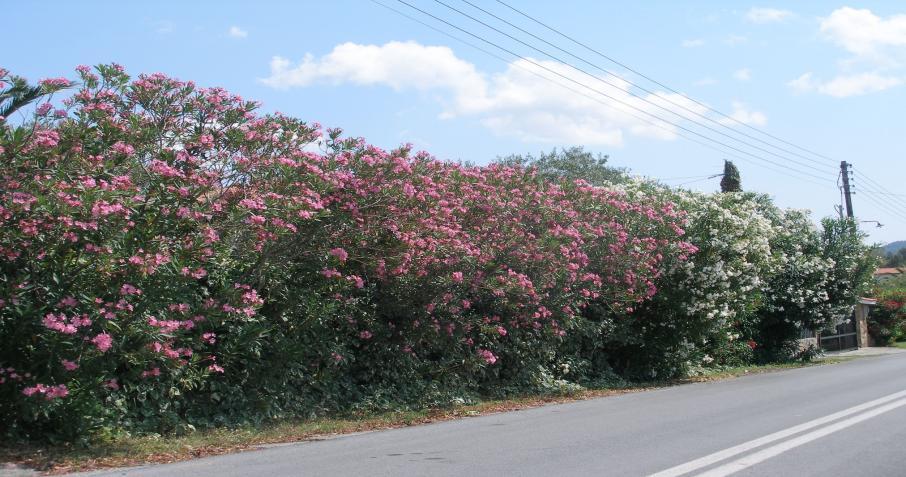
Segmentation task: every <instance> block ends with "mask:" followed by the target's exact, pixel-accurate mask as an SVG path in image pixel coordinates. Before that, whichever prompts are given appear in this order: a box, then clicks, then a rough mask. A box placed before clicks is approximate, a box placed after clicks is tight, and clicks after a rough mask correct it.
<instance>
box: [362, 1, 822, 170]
mask: <svg viewBox="0 0 906 477" xmlns="http://www.w3.org/2000/svg"><path fill="white" fill-rule="evenodd" d="M371 2H372V3H375V4H377V5H380V6H381V7H384V8H386V9H388V10H390V11H392V12H395V13H397V14H399V15H401V16H403V17H406V18H408V19H410V20H412V21H415V22H417V23H419V24H421V25H423V26H426V27H428V28H430V29H432V30H434V31H436V32H438V33H441V34H442V35H444V36H447V37H449V38H452V39H454V40H456V41H458V42H460V43H463V44H465V45H467V46H470V47H472V48H475V49H476V50H478V51H481V52H482V53H485V54H487V55H489V56H491V57H493V58H496V59H498V60H500V61H502V62H504V63H507V64H510V61H509V60H508V59H506V58H503V57H502V56H500V55H497V54H495V53H492V52H490V51H488V50H486V49H484V48H481V47H480V46H477V45H475V44H474V43H471V42H469V41H466V40H463V39H461V38H459V37H457V36H455V35H452V34H450V33H448V32H445V31H443V30H441V29H439V28H436V27H434V26H433V25H430V24H428V23H425V22H423V21H421V20H419V19H417V18H415V17H413V16H411V15H408V14H406V13H405V12H401V11H400V10H397V9H395V8H393V7H390V6H389V5H385V4H383V3H381V2H379V1H378V0H371ZM473 36H474V35H473ZM504 51H506V50H504ZM512 66H515V67H517V68H519V69H521V70H523V71H526V72H528V73H530V74H532V75H534V76H537V77H539V78H541V79H543V80H545V81H548V82H551V83H553V84H555V85H557V86H559V87H561V88H564V89H566V90H569V91H571V92H573V93H575V94H578V95H580V96H583V97H585V98H588V99H590V100H592V101H595V102H597V103H600V104H602V105H604V106H607V107H608V108H611V109H615V110H617V111H620V112H622V113H624V114H627V115H629V116H631V117H633V118H635V119H637V120H639V121H642V122H644V123H646V124H648V125H651V126H653V127H656V128H658V129H661V130H663V131H666V132H668V133H670V134H677V135H678V136H680V137H682V138H683V139H685V140H687V141H690V142H693V143H696V144H698V145H700V146H702V147H705V148H708V149H711V150H712V151H716V152H719V153H721V154H723V155H726V156H728V157H732V158H734V159H738V160H741V161H744V162H747V163H749V164H754V165H756V166H758V167H762V168H765V169H768V170H770V171H773V172H777V173H779V174H783V175H786V174H788V172H786V171H783V170H780V169H776V168H774V167H771V166H768V165H765V164H761V163H758V162H755V161H752V160H751V159H747V158H745V157H742V156H739V155H736V154H733V153H732V152H727V151H724V150H722V149H718V148H716V147H714V146H712V145H711V144H708V143H706V142H703V141H699V140H697V139H694V138H691V137H689V136H686V135H683V134H680V133H677V132H676V131H674V130H672V129H670V128H668V127H665V126H664V125H663V124H659V123H656V122H654V121H651V120H648V119H646V118H643V117H641V116H638V115H636V114H633V113H632V112H629V111H626V110H625V109H623V108H619V107H617V106H615V105H614V104H612V103H608V102H606V101H603V100H601V99H600V98H596V97H593V96H591V95H589V94H588V93H585V92H582V91H579V90H577V89H575V88H572V87H570V86H567V85H564V84H563V83H560V82H557V81H555V80H553V79H551V78H549V77H547V76H544V75H542V74H540V73H538V72H537V71H532V70H531V69H529V68H526V67H524V66H522V65H520V64H518V63H512ZM769 162H771V163H772V164H776V163H774V162H772V161H769ZM791 170H792V171H794V172H799V171H797V170H796V169H791ZM797 179H799V180H802V181H805V182H808V183H810V184H815V185H818V186H824V185H825V184H823V183H820V182H817V181H815V180H813V179H809V178H807V177H797Z"/></svg>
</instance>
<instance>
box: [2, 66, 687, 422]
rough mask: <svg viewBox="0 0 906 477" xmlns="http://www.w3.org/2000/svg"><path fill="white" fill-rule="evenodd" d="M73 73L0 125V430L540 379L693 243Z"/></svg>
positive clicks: (536, 192) (154, 84) (583, 200)
mask: <svg viewBox="0 0 906 477" xmlns="http://www.w3.org/2000/svg"><path fill="white" fill-rule="evenodd" d="M78 72H79V77H80V84H81V86H80V88H79V89H78V91H77V92H76V93H75V94H74V95H73V96H71V97H69V98H67V99H65V100H64V101H63V104H62V106H61V107H57V105H56V104H54V103H53V102H52V100H50V99H49V98H47V97H44V98H43V99H40V100H39V102H38V104H36V105H35V107H34V111H33V116H32V117H31V119H28V120H26V121H25V122H23V123H22V124H19V125H15V126H14V125H10V124H7V123H6V122H4V123H2V135H3V136H2V142H0V156H2V160H3V162H2V174H0V175H2V183H0V220H2V221H3V233H2V234H0V274H2V280H0V343H2V350H0V367H2V369H3V374H2V377H0V397H2V399H0V407H2V412H3V413H4V415H7V416H14V417H13V419H12V420H11V421H9V422H6V423H4V427H6V428H5V429H4V430H5V432H6V434H8V435H16V436H19V437H32V438H34V437H41V436H58V437H72V436H77V435H83V434H86V433H89V432H97V431H99V430H102V429H106V428H113V427H117V428H125V429H131V430H133V431H136V432H143V431H155V432H165V431H173V430H179V429H181V428H183V426H186V425H196V426H197V425H217V424H230V423H234V422H243V421H248V420H258V419H265V418H273V417H280V416H298V415H305V414H309V413H312V412H320V411H324V410H336V409H343V408H348V407H351V406H382V405H388V404H391V403H393V402H398V401H402V402H406V401H409V402H416V403H418V402H423V403H424V402H431V400H436V399H441V400H443V399H445V398H444V396H445V395H446V393H462V392H466V393H468V392H474V391H477V390H481V389H490V388H495V387H500V386H514V387H521V388H525V387H526V386H535V385H536V384H537V383H539V382H544V381H545V380H544V379H541V378H542V377H543V376H549V375H550V374H551V372H552V371H551V369H553V368H555V367H557V366H558V365H559V362H558V360H557V359H556V357H555V355H556V354H557V350H558V349H559V347H560V346H561V345H562V343H563V342H564V340H565V339H567V338H565V337H566V336H569V333H570V330H571V329H573V328H575V327H576V326H577V324H578V323H579V322H580V321H581V319H582V317H581V314H582V312H583V310H585V309H586V308H587V307H589V306H592V305H594V306H601V305H602V304H605V305H607V306H610V307H612V308H615V309H621V310H624V309H628V308H631V307H632V306H636V305H637V304H638V303H642V302H644V301H645V300H647V299H650V298H651V297H652V296H653V295H654V294H655V293H656V291H657V289H656V285H655V280H657V278H658V276H659V275H660V273H661V270H662V265H663V263H664V262H665V261H667V260H670V261H673V262H676V261H682V260H684V259H685V258H686V257H687V256H688V254H689V253H690V251H691V248H690V246H689V245H688V244H686V243H685V242H683V241H682V239H681V237H680V235H682V230H681V228H680V227H681V225H682V224H683V222H684V219H683V216H682V214H681V213H680V212H678V209H677V208H676V207H675V206H673V205H672V204H669V203H667V202H664V201H642V200H628V198H627V196H626V194H625V193H623V192H621V191H613V190H608V189H603V188H600V187H594V186H590V185H588V184H585V183H582V182H581V181H550V180H543V179H541V178H539V177H537V176H536V174H535V172H534V171H532V170H527V169H523V168H520V167H506V166H488V167H464V166H458V165H453V164H447V163H442V162H439V161H436V160H434V159H433V158H431V157H429V156H428V155H426V154H423V153H419V154H412V153H411V152H410V151H409V150H408V148H402V149H399V150H396V151H389V152H388V151H383V150H380V149H378V148H375V147H373V146H369V145H367V144H366V143H364V141H362V140H360V139H354V138H341V133H340V131H338V130H329V131H327V133H326V135H322V131H321V129H320V127H319V126H317V125H308V124H306V123H303V122H301V121H299V120H296V119H293V118H288V117H285V116H282V115H279V114H276V115H268V116H258V115H257V114H256V113H255V109H256V104H254V103H252V102H248V101H244V100H242V99H241V98H239V97H237V96H234V95H231V94H229V93H227V92H225V91H223V90H221V89H216V88H213V89H205V88H198V87H196V86H195V85H194V84H192V83H186V82H181V81H177V80H174V79H172V78H168V77H165V76H163V75H158V74H155V75H148V76H140V77H139V78H138V79H137V80H134V81H131V80H130V79H129V77H128V76H127V75H126V74H125V73H124V72H123V70H122V68H120V67H118V66H116V65H109V66H101V67H98V68H97V69H96V70H94V71H93V70H91V69H89V68H85V67H80V68H79V70H78ZM4 74H5V73H4ZM43 84H45V85H46V88H48V90H47V92H48V93H50V92H53V91H56V90H58V89H59V88H62V87H65V86H69V85H70V83H69V82H68V81H65V80H50V81H46V82H44V83H43ZM317 144H320V146H321V147H322V149H321V150H320V152H316V151H317V149H316V148H315V147H313V146H314V145H317ZM558 369H559V368H558Z"/></svg>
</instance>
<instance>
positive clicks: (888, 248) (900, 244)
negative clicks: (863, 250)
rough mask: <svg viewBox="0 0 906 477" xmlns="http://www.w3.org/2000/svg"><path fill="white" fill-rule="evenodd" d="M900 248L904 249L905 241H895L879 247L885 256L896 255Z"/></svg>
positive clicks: (905, 246)
mask: <svg viewBox="0 0 906 477" xmlns="http://www.w3.org/2000/svg"><path fill="white" fill-rule="evenodd" d="M901 248H906V240H897V241H896V242H890V243H889V244H887V245H885V246H883V247H881V249H882V250H884V253H885V254H888V253H897V252H898V251H899V250H900V249H901Z"/></svg>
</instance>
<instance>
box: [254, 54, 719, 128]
mask: <svg viewBox="0 0 906 477" xmlns="http://www.w3.org/2000/svg"><path fill="white" fill-rule="evenodd" d="M531 61H534V62H535V63H538V64H541V65H543V66H544V67H545V68H548V69H550V70H552V71H556V72H557V73H558V74H561V75H563V76H566V77H569V78H573V79H574V80H575V81H577V82H581V83H584V84H587V85H589V86H591V87H593V88H594V89H596V90H599V91H602V92H606V93H607V94H608V95H610V96H612V97H613V98H615V99H616V100H619V101H622V102H624V103H627V104H631V105H633V106H634V107H636V108H639V109H642V110H646V111H650V112H652V114H659V115H663V114H664V113H663V111H659V110H658V109H656V108H655V107H653V106H651V105H650V104H646V103H645V101H643V100H642V99H640V98H636V97H633V96H632V95H631V94H630V91H631V90H630V87H631V85H629V84H628V83H626V82H625V81H622V80H620V79H619V78H615V77H612V76H601V77H600V78H602V79H604V80H606V81H608V82H610V83H612V84H613V85H614V86H608V85H606V84H604V83H601V82H596V81H594V80H592V79H590V78H588V77H587V76H585V75H583V74H582V73H579V72H577V71H575V70H572V69H570V68H569V67H567V66H565V65H563V64H560V63H555V62H549V61H543V60H531ZM270 70H271V71H270V76H269V77H267V78H263V79H262V80H261V81H262V82H263V83H264V84H266V85H269V86H271V87H273V88H277V89H287V88H293V87H306V86H310V85H314V84H334V85H340V84H353V85H363V86H370V85H375V86H376V85H381V86H387V87H390V88H392V89H394V90H395V91H399V92H404V91H418V92H422V93H426V94H430V97H432V98H437V99H438V100H439V101H440V103H441V107H442V110H441V113H440V117H441V118H453V117H468V118H473V119H475V120H477V121H479V122H480V123H481V124H482V125H484V126H485V127H487V128H489V129H490V130H492V131H493V132H495V133H496V134H500V135H506V136H515V137H518V138H520V139H522V140H524V141H538V142H554V143H561V144H568V143H581V144H587V145H610V146H615V145H620V144H622V143H623V142H624V141H625V138H626V137H627V136H628V135H633V136H642V137H648V138H656V139H660V140H672V139H674V138H675V137H676V130H675V128H674V127H673V126H672V125H669V124H667V123H661V122H659V121H657V120H653V119H651V120H652V121H653V122H655V124H658V126H652V125H651V124H648V123H646V122H645V121H642V120H639V119H638V118H636V117H633V115H635V116H643V114H642V113H639V112H638V111H632V112H631V113H626V112H623V111H620V110H618V109H614V107H616V108H621V109H623V110H627V109H628V108H626V107H625V106H620V105H618V104H616V101H614V100H611V99H607V98H605V97H603V96H599V95H597V94H596V93H594V92H592V91H590V90H585V89H583V88H582V87H581V86H578V85H575V84H568V83H567V82H566V81H565V80H563V79H562V78H559V77H556V76H555V75H554V74H552V73H550V72H548V71H545V70H543V69H542V68H539V67H538V66H536V65H533V64H532V63H531V62H530V61H528V60H523V59H520V60H516V61H514V62H512V63H510V64H509V65H508V66H507V68H506V70H504V71H502V72H499V73H496V74H486V73H483V72H481V71H479V70H478V69H477V68H476V67H475V65H473V64H472V63H469V62H467V61H465V60H462V59H460V58H458V57H457V56H456V55H455V54H454V53H453V51H452V50H451V49H450V48H447V47H443V46H423V45H420V44H418V43H415V42H405V43H403V42H389V43H386V44H384V45H359V44H355V43H344V44H341V45H337V46H336V47H335V48H334V49H333V50H332V51H331V52H330V53H328V54H326V55H324V56H322V57H320V58H315V57H314V56H312V55H310V54H309V55H306V56H305V57H304V59H303V60H302V61H301V62H299V63H297V64H295V65H294V64H293V63H292V62H290V61H289V60H287V59H284V58H281V57H274V58H273V60H272V61H271V64H270ZM539 76H540V77H539ZM544 78H551V79H553V80H555V81H556V82H558V83H567V84H568V86H569V88H572V89H573V91H571V90H569V89H566V88H563V87H560V86H557V85H554V84H552V83H551V82H549V81H547V80H545V79H544ZM589 96H590V97H589ZM644 97H645V99H646V100H648V101H651V102H652V103H656V104H661V105H663V106H664V107H671V108H675V106H673V105H671V104H669V102H668V100H669V101H672V102H674V103H679V104H682V105H683V106H684V107H686V108H689V109H691V110H695V111H699V112H701V113H702V114H704V113H706V110H705V109H704V108H703V107H702V106H700V105H698V104H696V103H693V102H691V101H690V100H688V99H687V98H685V97H683V96H682V95H678V94H668V93H663V92H659V93H657V94H653V95H647V96H644ZM602 103H603V104H602ZM648 119H650V118H648Z"/></svg>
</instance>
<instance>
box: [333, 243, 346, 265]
mask: <svg viewBox="0 0 906 477" xmlns="http://www.w3.org/2000/svg"><path fill="white" fill-rule="evenodd" d="M330 254H331V255H333V256H334V257H336V258H337V260H339V261H340V263H346V259H347V258H349V254H348V253H346V250H343V249H342V248H340V247H337V248H334V249H331V250H330Z"/></svg>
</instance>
